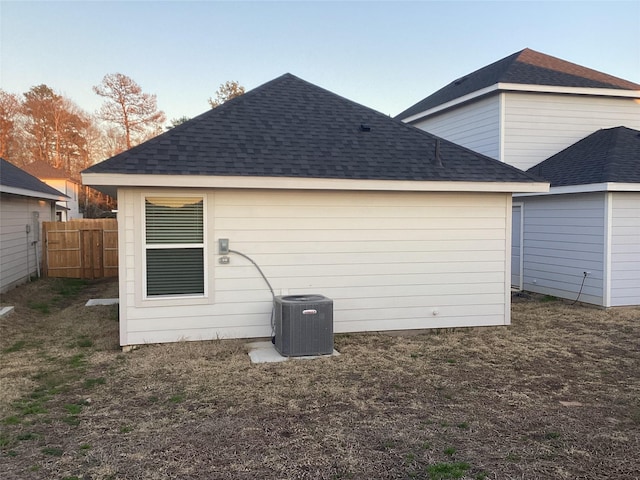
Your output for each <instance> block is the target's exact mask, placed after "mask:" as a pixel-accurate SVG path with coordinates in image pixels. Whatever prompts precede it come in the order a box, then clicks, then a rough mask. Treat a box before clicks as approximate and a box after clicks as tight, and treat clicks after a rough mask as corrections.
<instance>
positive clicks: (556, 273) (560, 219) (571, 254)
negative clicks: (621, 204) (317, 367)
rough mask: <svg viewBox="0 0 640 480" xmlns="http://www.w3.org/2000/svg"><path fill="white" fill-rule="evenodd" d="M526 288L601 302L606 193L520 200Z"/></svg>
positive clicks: (557, 295)
mask: <svg viewBox="0 0 640 480" xmlns="http://www.w3.org/2000/svg"><path fill="white" fill-rule="evenodd" d="M521 200H522V201H523V202H524V204H525V208H524V210H523V212H524V235H523V236H524V238H523V241H524V289H525V290H528V291H531V292H537V293H543V294H547V295H553V296H556V297H561V298H568V299H571V300H575V299H576V298H577V296H578V292H579V291H580V286H581V284H582V281H583V279H584V272H590V273H589V275H588V276H587V278H586V279H584V280H585V281H584V287H583V289H582V293H581V294H580V301H582V302H587V303H593V304H596V305H603V301H604V298H603V281H604V248H605V247H604V245H605V240H604V239H605V236H604V230H605V221H604V219H605V203H604V193H590V194H575V195H550V196H545V197H528V198H523V199H521Z"/></svg>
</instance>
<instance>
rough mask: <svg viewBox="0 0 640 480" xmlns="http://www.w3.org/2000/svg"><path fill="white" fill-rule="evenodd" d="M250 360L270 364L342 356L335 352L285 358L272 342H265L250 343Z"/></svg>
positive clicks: (248, 345)
mask: <svg viewBox="0 0 640 480" xmlns="http://www.w3.org/2000/svg"><path fill="white" fill-rule="evenodd" d="M247 347H249V358H250V359H251V363H270V362H286V361H287V360H313V359H314V358H324V357H332V356H335V355H340V352H338V351H337V350H334V351H333V353H332V354H331V355H313V356H305V357H283V356H282V355H280V354H279V353H278V351H277V350H276V346H275V345H274V344H273V343H271V340H267V341H265V342H252V343H248V344H247Z"/></svg>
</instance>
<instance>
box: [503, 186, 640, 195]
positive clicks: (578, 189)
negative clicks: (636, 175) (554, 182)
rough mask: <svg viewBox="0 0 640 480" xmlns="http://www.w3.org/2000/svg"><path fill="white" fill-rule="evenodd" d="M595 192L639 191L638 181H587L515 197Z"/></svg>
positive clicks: (523, 193)
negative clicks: (581, 183) (586, 182)
mask: <svg viewBox="0 0 640 480" xmlns="http://www.w3.org/2000/svg"><path fill="white" fill-rule="evenodd" d="M595 192H640V183H622V182H603V183H589V184H585V185H565V186H562V187H551V188H549V191H548V192H543V193H530V192H526V193H525V192H522V193H519V194H516V195H515V196H517V197H532V196H537V195H563V194H569V193H595Z"/></svg>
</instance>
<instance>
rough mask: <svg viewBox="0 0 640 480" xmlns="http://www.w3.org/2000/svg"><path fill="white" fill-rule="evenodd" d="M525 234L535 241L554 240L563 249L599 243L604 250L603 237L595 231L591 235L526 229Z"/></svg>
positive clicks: (527, 237)
mask: <svg viewBox="0 0 640 480" xmlns="http://www.w3.org/2000/svg"><path fill="white" fill-rule="evenodd" d="M524 236H525V238H526V239H531V240H534V241H546V242H553V243H555V244H556V245H558V249H563V250H570V249H571V246H577V245H598V246H599V247H600V250H603V239H602V238H601V236H599V235H596V234H595V233H594V234H591V235H577V234H576V235H574V234H570V233H552V232H530V231H529V230H527V229H525V234H524ZM580 251H581V250H580Z"/></svg>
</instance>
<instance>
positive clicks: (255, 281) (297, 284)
mask: <svg viewBox="0 0 640 480" xmlns="http://www.w3.org/2000/svg"><path fill="white" fill-rule="evenodd" d="M274 278H277V279H278V280H277V282H276V281H273V282H271V283H272V286H273V288H277V289H282V288H289V289H294V288H295V289H301V288H312V287H313V288H324V287H332V286H335V285H336V277H314V278H310V277H306V278H305V279H304V281H303V280H301V279H300V278H299V277H274ZM501 281H504V273H503V272H483V273H464V274H459V275H458V276H455V275H453V274H449V273H423V274H404V275H357V274H356V275H349V276H344V277H341V278H340V279H339V283H338V285H340V286H342V287H343V288H352V287H370V286H393V285H408V286H410V285H441V284H451V285H460V284H464V285H469V284H475V283H487V282H488V283H499V282H501ZM215 288H216V290H219V291H228V290H244V291H250V290H260V291H262V290H263V289H264V288H265V283H264V280H263V279H262V277H260V276H256V277H255V278H243V279H226V280H224V282H222V281H221V282H218V283H217V285H216V287H215Z"/></svg>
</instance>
